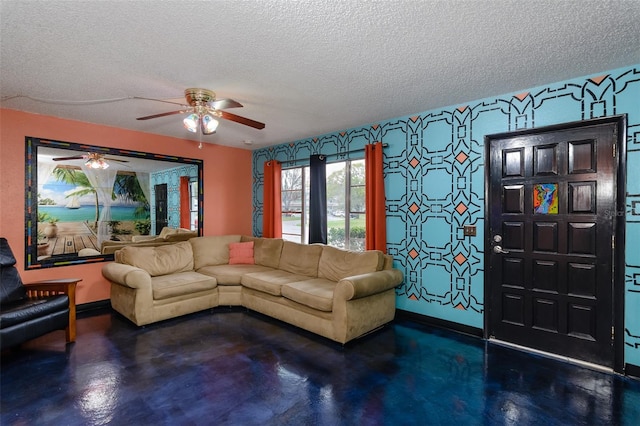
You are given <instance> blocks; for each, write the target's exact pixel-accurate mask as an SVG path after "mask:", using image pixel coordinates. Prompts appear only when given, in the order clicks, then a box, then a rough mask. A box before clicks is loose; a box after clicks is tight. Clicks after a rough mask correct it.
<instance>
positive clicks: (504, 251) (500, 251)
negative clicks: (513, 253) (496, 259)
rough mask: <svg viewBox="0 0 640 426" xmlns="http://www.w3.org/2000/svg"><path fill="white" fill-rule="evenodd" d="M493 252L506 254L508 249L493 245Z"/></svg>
mask: <svg viewBox="0 0 640 426" xmlns="http://www.w3.org/2000/svg"><path fill="white" fill-rule="evenodd" d="M493 252H494V253H498V254H507V253H509V251H508V250H503V249H502V247H500V246H493Z"/></svg>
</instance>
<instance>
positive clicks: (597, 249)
mask: <svg viewBox="0 0 640 426" xmlns="http://www.w3.org/2000/svg"><path fill="white" fill-rule="evenodd" d="M618 133H619V123H618V122H616V121H613V120H608V121H605V122H604V123H599V124H598V123H595V121H593V122H582V123H579V124H574V125H571V126H567V127H560V126H556V127H554V128H553V129H548V130H546V131H545V130H538V131H527V132H520V133H513V134H503V135H496V136H488V137H487V138H486V140H485V143H486V144H487V146H486V149H487V158H488V159H489V160H488V162H487V163H488V164H487V168H488V169H487V171H488V176H487V184H488V185H489V186H488V188H487V198H488V199H487V212H486V213H487V216H486V217H487V221H488V223H487V227H486V228H485V229H486V232H487V235H486V243H485V256H486V266H487V268H486V286H485V288H486V292H485V294H486V305H487V318H486V322H485V327H486V334H487V337H489V338H495V339H498V340H501V341H505V342H510V343H513V344H517V345H521V346H526V347H529V348H533V349H536V350H541V351H545V352H549V353H554V354H558V355H562V356H567V357H570V358H574V359H579V360H583V361H587V362H591V363H596V364H600V365H604V366H608V367H613V366H614V331H615V328H614V326H615V324H616V321H615V320H614V319H615V315H619V316H620V315H622V312H614V293H615V292H614V289H615V285H614V281H615V280H614V276H615V274H614V264H615V262H614V247H615V238H614V236H615V227H616V226H620V224H618V223H617V215H616V211H617V209H616V205H617V195H616V191H617V167H618V166H617V164H618V163H617V155H618V153H617V151H616V150H617V146H618V141H617V139H618ZM616 302H619V301H616ZM616 305H619V306H623V305H622V304H621V303H616ZM618 331H619V332H621V330H618Z"/></svg>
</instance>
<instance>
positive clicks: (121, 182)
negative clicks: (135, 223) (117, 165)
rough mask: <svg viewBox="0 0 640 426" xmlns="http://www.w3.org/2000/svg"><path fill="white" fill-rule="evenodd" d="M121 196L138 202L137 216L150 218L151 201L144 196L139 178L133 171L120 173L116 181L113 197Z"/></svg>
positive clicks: (123, 198) (125, 199) (135, 214)
mask: <svg viewBox="0 0 640 426" xmlns="http://www.w3.org/2000/svg"><path fill="white" fill-rule="evenodd" d="M116 196H120V197H121V198H122V200H124V201H132V202H136V203H138V207H136V209H135V211H134V213H133V214H134V216H135V217H137V218H144V219H148V218H149V201H148V200H147V197H145V196H144V192H143V191H142V188H141V187H140V182H139V181H138V178H137V177H136V175H135V174H133V173H122V174H121V173H118V175H117V176H116V182H115V183H114V185H113V197H114V199H115V197H116Z"/></svg>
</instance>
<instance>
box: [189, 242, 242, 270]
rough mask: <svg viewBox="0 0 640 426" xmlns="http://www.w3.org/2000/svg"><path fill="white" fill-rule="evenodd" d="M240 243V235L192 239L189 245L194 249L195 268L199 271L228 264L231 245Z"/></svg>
mask: <svg viewBox="0 0 640 426" xmlns="http://www.w3.org/2000/svg"><path fill="white" fill-rule="evenodd" d="M239 242H240V235H217V236H210V237H197V238H191V239H190V240H189V243H190V244H191V247H193V263H194V265H193V266H194V268H195V270H196V271H197V270H198V269H200V268H202V267H205V266H215V265H226V264H228V263H229V244H231V243H239Z"/></svg>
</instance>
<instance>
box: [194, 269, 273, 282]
mask: <svg viewBox="0 0 640 426" xmlns="http://www.w3.org/2000/svg"><path fill="white" fill-rule="evenodd" d="M272 270H273V269H271V268H269V267H267V266H262V265H243V264H239V265H216V266H205V267H203V268H200V269H198V272H199V273H201V274H204V275H209V276H210V277H215V278H216V280H217V281H218V285H240V280H241V279H242V276H243V275H246V274H250V273H253V272H265V271H272Z"/></svg>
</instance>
